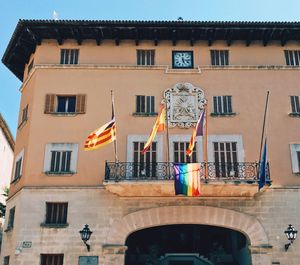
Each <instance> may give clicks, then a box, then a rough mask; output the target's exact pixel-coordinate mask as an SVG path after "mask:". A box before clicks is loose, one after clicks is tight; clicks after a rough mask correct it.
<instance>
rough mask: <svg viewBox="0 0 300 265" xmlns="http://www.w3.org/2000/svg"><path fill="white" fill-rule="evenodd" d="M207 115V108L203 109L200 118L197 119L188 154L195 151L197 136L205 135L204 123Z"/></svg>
mask: <svg viewBox="0 0 300 265" xmlns="http://www.w3.org/2000/svg"><path fill="white" fill-rule="evenodd" d="M205 116H206V114H205V109H204V110H203V111H202V113H201V115H200V117H199V120H198V121H197V124H196V127H195V129H194V131H193V134H192V137H191V140H190V144H189V147H188V149H187V150H186V154H187V155H188V156H191V155H192V153H193V149H194V146H195V141H196V137H197V136H203V129H204V123H205V118H206V117H205Z"/></svg>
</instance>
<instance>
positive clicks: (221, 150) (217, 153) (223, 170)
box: [213, 142, 238, 178]
mask: <svg viewBox="0 0 300 265" xmlns="http://www.w3.org/2000/svg"><path fill="white" fill-rule="evenodd" d="M213 149H214V160H215V167H216V177H221V178H222V177H237V176H238V168H237V166H238V165H237V162H238V156H237V142H213Z"/></svg>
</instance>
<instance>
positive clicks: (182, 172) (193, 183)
mask: <svg viewBox="0 0 300 265" xmlns="http://www.w3.org/2000/svg"><path fill="white" fill-rule="evenodd" d="M200 171H201V165H200V163H198V164H194V163H190V164H182V163H180V164H176V163H175V164H174V180H175V183H174V184H175V194H176V195H178V194H182V195H186V196H200Z"/></svg>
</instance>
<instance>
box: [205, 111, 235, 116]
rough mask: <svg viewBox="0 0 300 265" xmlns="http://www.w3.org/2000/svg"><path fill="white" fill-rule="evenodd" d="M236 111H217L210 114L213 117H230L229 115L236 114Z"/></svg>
mask: <svg viewBox="0 0 300 265" xmlns="http://www.w3.org/2000/svg"><path fill="white" fill-rule="evenodd" d="M235 115H236V113H235V112H230V113H215V112H212V113H211V114H210V116H212V117H229V116H235Z"/></svg>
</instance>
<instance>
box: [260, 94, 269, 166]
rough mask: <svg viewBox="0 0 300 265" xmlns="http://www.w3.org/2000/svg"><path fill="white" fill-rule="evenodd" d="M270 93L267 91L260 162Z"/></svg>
mask: <svg viewBox="0 0 300 265" xmlns="http://www.w3.org/2000/svg"><path fill="white" fill-rule="evenodd" d="M269 94H270V92H269V91H268V92H267V98H266V105H265V113H264V121H263V127H262V132H261V141H260V149H259V158H258V161H259V162H260V159H261V151H262V147H263V142H264V136H265V126H266V116H267V110H268V103H269ZM259 167H260V163H259ZM258 172H259V168H258Z"/></svg>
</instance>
